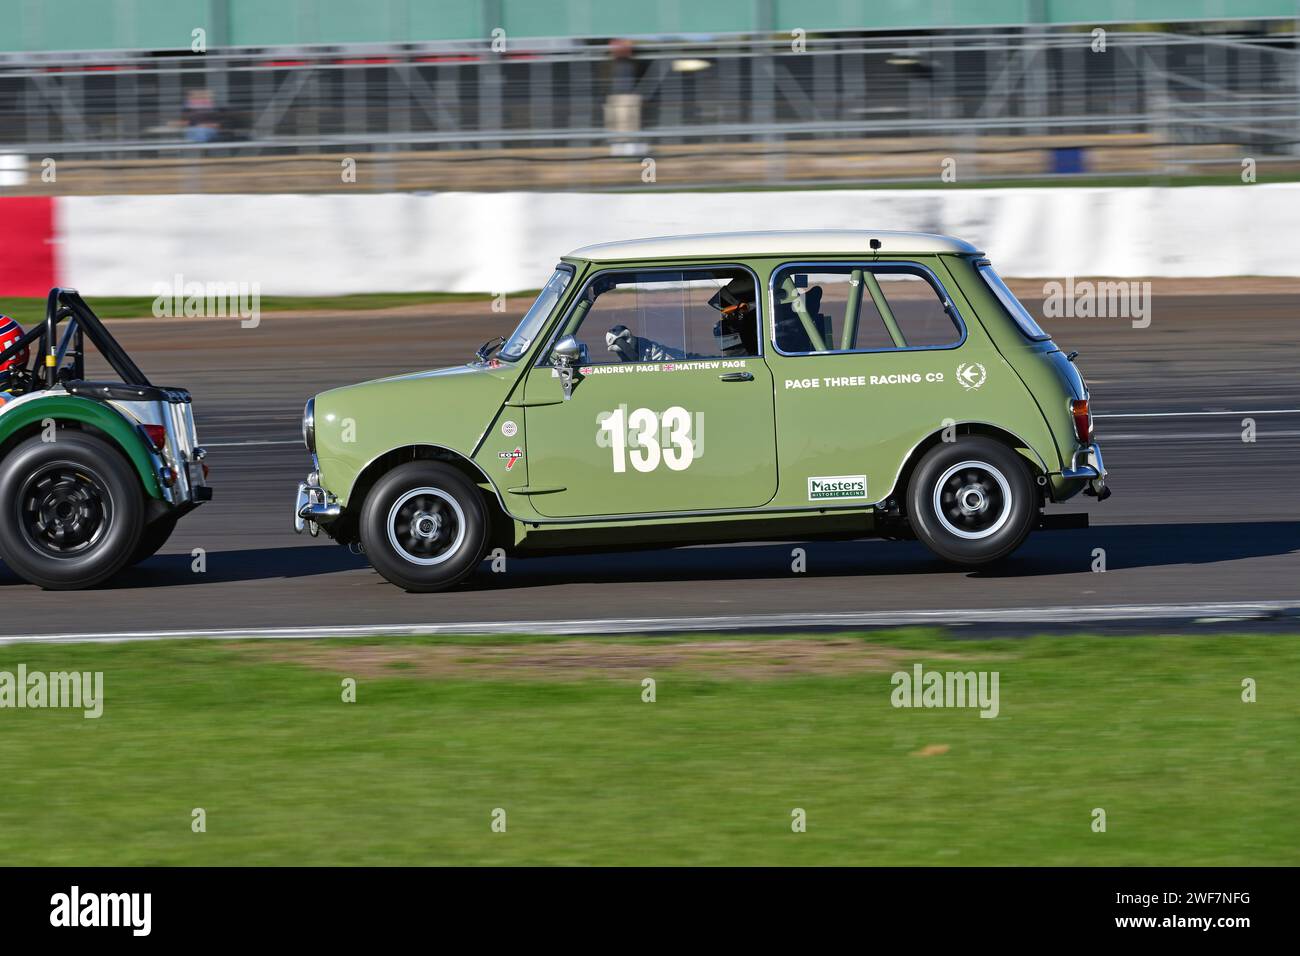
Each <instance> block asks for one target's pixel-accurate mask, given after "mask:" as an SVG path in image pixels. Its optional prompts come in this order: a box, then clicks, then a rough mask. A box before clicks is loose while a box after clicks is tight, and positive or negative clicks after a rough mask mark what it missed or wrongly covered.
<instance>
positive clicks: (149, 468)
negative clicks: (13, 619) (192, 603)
mask: <svg viewBox="0 0 1300 956" xmlns="http://www.w3.org/2000/svg"><path fill="white" fill-rule="evenodd" d="M13 327H14V328H15V329H16V325H14V326H13ZM92 349H93V350H94V352H98V357H99V358H100V359H102V360H103V363H102V364H106V365H107V366H108V369H109V370H110V371H111V373H112V374H111V375H106V374H104V371H103V370H102V369H101V370H99V371H93V368H92V372H93V374H92V377H90V378H88V377H87V365H88V363H87V359H88V358H90V357H91V356H92V355H93V354H94V352H92ZM114 376H115V377H114ZM206 455H207V453H206V452H205V451H204V449H203V448H202V447H200V446H199V444H198V440H197V435H196V434H195V430H194V414H193V410H192V406H191V404H190V393H189V392H188V391H187V390H185V389H183V388H172V387H160V386H157V385H154V384H153V383H152V382H150V381H149V379H148V378H146V377H145V375H144V373H143V372H141V371H140V369H139V367H137V366H136V364H135V362H133V361H132V360H131V357H130V356H129V355H127V353H126V351H125V350H124V349H123V348H122V346H121V345H120V344H119V343H118V341H117V340H116V339H114V338H113V336H112V335H111V334H110V333H109V331H108V329H107V328H106V327H105V326H104V324H103V323H102V322H101V321H100V320H99V317H98V316H96V315H95V313H94V312H93V311H92V310H91V308H90V306H88V305H87V304H86V303H85V301H84V300H83V299H82V298H81V296H80V295H78V294H77V292H76V290H74V289H52V290H50V294H49V298H48V300H47V303H46V311H45V320H44V321H43V322H42V323H41V324H40V325H37V326H34V327H33V328H31V329H30V330H28V331H27V332H26V333H24V334H19V335H17V336H16V337H15V338H12V339H5V340H4V342H3V343H2V344H0V557H3V558H4V563H5V564H6V565H8V566H9V569H10V570H11V571H13V572H14V573H15V574H17V575H19V576H20V577H22V578H24V579H25V580H27V581H30V582H32V583H33V584H38V585H40V586H41V587H44V588H49V589H57V590H67V589H72V588H84V587H91V586H93V585H96V584H99V583H101V582H102V581H105V580H106V579H108V578H110V577H112V576H113V575H114V574H116V573H117V572H118V571H120V570H121V569H123V568H125V567H129V566H130V565H133V564H138V563H139V562H141V561H143V560H144V559H145V558H148V557H150V556H151V555H152V554H154V552H156V551H157V550H158V549H159V548H161V547H162V546H163V545H164V544H165V543H166V541H167V539H168V537H169V536H170V535H171V533H172V531H173V530H175V528H176V523H177V522H178V521H179V520H180V519H181V517H182V516H184V515H185V514H187V513H188V512H190V511H192V510H193V509H194V508H196V507H197V506H198V505H199V504H200V503H201V502H204V501H208V500H209V499H211V497H212V489H211V488H210V487H209V486H208V483H207V472H208V468H207V465H206V463H205V462H204V458H205V457H206Z"/></svg>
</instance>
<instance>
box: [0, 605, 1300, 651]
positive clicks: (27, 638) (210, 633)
mask: <svg viewBox="0 0 1300 956" xmlns="http://www.w3.org/2000/svg"><path fill="white" fill-rule="evenodd" d="M1287 611H1296V612H1297V613H1300V598H1297V599H1296V600H1293V601H1253V602H1233V603H1224V602H1218V603H1200V604H1115V605H1098V606H1091V607H1027V608H1017V607H1012V608H965V609H953V610H925V611H917V610H914V611H848V612H844V613H834V614H755V615H730V616H719V617H676V618H673V617H647V618H627V619H622V620H617V619H592V620H563V621H526V620H525V621H465V622H459V623H455V622H453V623H441V624H383V625H377V624H362V625H356V626H351V627H337V626H322V627H272V628H242V629H241V628H227V629H222V630H190V631H89V632H85V633H71V634H14V635H8V636H0V645H3V644H23V643H29V644H85V643H119V642H132V641H167V640H192V639H205V640H234V639H239V640H303V639H312V638H329V637H414V636H421V635H450V634H456V635H466V636H493V635H506V634H574V635H578V634H598V635H599V634H655V633H662V632H665V631H677V632H687V633H692V632H699V631H741V630H750V631H761V630H775V629H780V630H790V629H792V630H815V629H824V628H837V629H840V630H850V629H854V628H867V627H912V626H917V625H929V626H938V627H948V626H954V625H964V624H1074V625H1077V627H1078V629H1079V630H1081V631H1086V630H1088V629H1089V627H1091V626H1092V625H1095V624H1097V623H1099V622H1103V621H1158V620H1195V619H1199V618H1213V619H1218V620H1225V619H1226V620H1243V619H1261V618H1268V617H1273V616H1278V615H1282V614H1284V613H1285V612H1287Z"/></svg>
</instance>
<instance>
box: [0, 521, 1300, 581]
mask: <svg viewBox="0 0 1300 956" xmlns="http://www.w3.org/2000/svg"><path fill="white" fill-rule="evenodd" d="M795 548H801V549H803V551H804V560H805V562H806V570H805V571H804V572H803V575H804V576H806V577H810V578H834V577H871V576H886V575H919V574H930V575H938V574H965V575H968V576H970V577H975V578H1032V577H1041V576H1045V575H1061V574H1079V573H1086V572H1088V571H1089V570H1091V567H1092V564H1093V561H1094V560H1095V554H1094V551H1095V549H1097V548H1101V549H1103V550H1104V551H1105V552H1106V569H1107V570H1108V571H1118V570H1125V569H1135V568H1149V567H1167V566H1173V565H1183V564H1212V563H1218V562H1224V561H1240V560H1245V559H1248V558H1258V557H1269V556H1276V555H1283V554H1289V553H1292V552H1295V551H1300V521H1234V522H1222V523H1205V524H1196V523H1183V524H1132V525H1128V524H1119V525H1100V526H1096V527H1092V528H1088V529H1084V530H1077V531H1040V532H1038V533H1037V534H1034V535H1031V536H1030V538H1029V540H1028V541H1027V542H1026V543H1025V544H1024V546H1023V547H1021V549H1020V550H1019V551H1017V552H1016V553H1015V554H1014V555H1012V556H1011V557H1010V558H1008V559H1007V560H1006V561H1003V562H1001V563H999V564H997V565H993V566H990V567H988V568H984V569H981V570H977V571H962V570H960V569H957V568H953V567H952V566H950V565H948V564H945V563H944V562H943V561H941V560H939V559H938V558H936V557H935V556H934V555H932V554H931V553H930V552H929V551H928V550H926V548H925V547H924V546H923V545H921V544H920V543H919V542H916V541H896V542H894V541H873V540H859V541H809V542H788V543H781V544H753V545H718V546H713V547H698V548H677V549H674V550H671V551H669V550H638V551H621V552H606V553H599V554H572V555H557V556H551V557H538V558H510V559H509V560H508V562H507V569H508V573H505V574H494V573H492V571H491V564H490V562H484V564H483V565H482V566H481V567H480V568H479V570H478V571H477V572H476V573H475V574H474V575H473V576H472V577H471V578H470V579H469V580H467V581H466V582H465V583H464V584H462V585H461V586H460V589H461V590H471V591H494V590H509V589H512V588H520V587H551V586H555V585H561V584H582V583H590V584H599V583H610V584H614V583H635V582H644V583H655V582H672V581H730V580H755V579H758V580H761V579H765V578H773V579H776V578H789V577H791V576H792V573H793V570H792V563H793V562H794V560H795V556H794V554H793V549H795ZM205 559H206V570H204V571H203V572H202V573H196V572H195V571H194V570H193V562H194V558H193V557H191V556H190V555H189V554H161V555H155V556H154V557H152V558H150V559H149V560H147V561H145V562H143V563H141V564H139V565H137V566H136V567H134V568H129V569H127V570H126V571H123V572H122V573H120V574H118V575H117V576H116V577H115V578H113V579H112V580H111V581H109V582H108V583H107V584H105V585H103V586H102V587H103V588H104V589H106V590H119V589H121V590H129V589H134V588H156V587H176V586H181V585H193V584H217V583H229V582H240V581H261V580H273V579H277V578H279V579H283V578H307V577H318V576H322V575H329V574H336V573H339V572H344V571H357V570H362V569H368V568H369V564H368V562H367V561H366V558H365V556H364V555H357V554H353V553H351V552H350V551H348V550H347V549H346V548H343V547H322V546H320V545H297V546H290V547H281V548H249V549H242V550H228V551H221V550H213V551H209V552H207V554H206V556H205ZM375 582H376V583H377V584H383V581H382V579H381V578H379V577H378V575H375ZM22 583H23V582H22V581H21V580H19V579H18V578H17V577H16V576H15V575H13V574H12V573H10V572H9V571H8V569H4V570H3V571H0V586H3V585H9V584H22Z"/></svg>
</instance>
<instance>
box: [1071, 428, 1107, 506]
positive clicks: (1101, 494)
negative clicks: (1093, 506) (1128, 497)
mask: <svg viewBox="0 0 1300 956" xmlns="http://www.w3.org/2000/svg"><path fill="white" fill-rule="evenodd" d="M1061 477H1062V478H1065V479H1069V480H1073V479H1077V478H1084V479H1087V480H1088V487H1087V489H1085V491H1084V494H1089V495H1095V496H1096V498H1097V500H1098V501H1105V500H1106V499H1107V498H1109V497H1110V489H1109V488H1107V487H1106V466H1105V464H1103V463H1102V460H1101V446H1099V445H1098V444H1097V443H1096V442H1093V443H1092V444H1091V445H1087V446H1085V447H1083V448H1079V449H1077V450H1076V451H1075V453H1074V456H1073V457H1072V458H1071V460H1070V467H1069V468H1065V469H1063V470H1062V471H1061Z"/></svg>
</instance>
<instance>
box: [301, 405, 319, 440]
mask: <svg viewBox="0 0 1300 956" xmlns="http://www.w3.org/2000/svg"><path fill="white" fill-rule="evenodd" d="M302 443H303V444H304V445H306V446H307V450H308V451H309V452H312V453H315V451H316V399H314V398H309V399H307V407H306V408H304V409H303V410H302Z"/></svg>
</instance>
